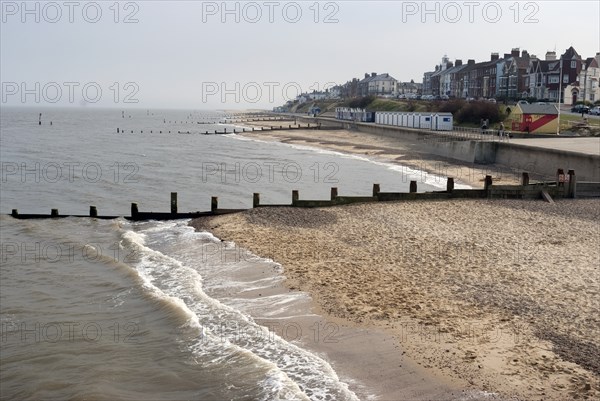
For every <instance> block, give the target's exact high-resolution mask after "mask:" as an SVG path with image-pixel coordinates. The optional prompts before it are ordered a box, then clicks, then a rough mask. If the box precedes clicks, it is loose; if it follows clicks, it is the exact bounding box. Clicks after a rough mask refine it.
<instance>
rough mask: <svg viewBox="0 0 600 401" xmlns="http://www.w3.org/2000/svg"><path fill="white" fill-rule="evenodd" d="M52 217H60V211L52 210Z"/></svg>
mask: <svg viewBox="0 0 600 401" xmlns="http://www.w3.org/2000/svg"><path fill="white" fill-rule="evenodd" d="M50 217H58V209H52V210H51V211H50Z"/></svg>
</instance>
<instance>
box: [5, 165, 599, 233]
mask: <svg viewBox="0 0 600 401" xmlns="http://www.w3.org/2000/svg"><path fill="white" fill-rule="evenodd" d="M577 197H600V182H579V183H578V182H577V180H576V176H575V171H574V170H569V171H568V173H567V174H565V173H564V170H563V169H558V170H557V172H556V180H555V181H547V182H536V183H531V182H530V181H529V173H527V172H524V173H522V176H521V182H520V184H519V185H494V184H493V180H492V176H491V175H486V176H485V180H484V187H483V189H455V188H454V178H452V177H448V178H447V182H446V190H444V191H433V192H417V181H411V182H410V185H409V192H383V191H381V186H380V185H379V184H373V191H372V193H371V195H370V196H343V195H339V193H338V188H336V187H334V188H331V193H330V198H329V199H327V200H320V199H317V200H307V199H300V191H298V190H293V191H292V199H291V203H288V204H262V203H261V201H260V193H254V194H253V196H252V207H253V208H259V207H300V208H316V207H331V206H340V205H348V204H352V203H365V202H390V201H418V200H440V201H442V200H449V199H544V200H545V201H547V202H550V203H554V198H577ZM246 210H248V209H221V208H219V198H218V197H216V196H213V197H212V198H211V207H210V211H205V212H199V211H198V212H188V213H180V212H179V210H178V204H177V192H171V211H170V212H142V211H140V210H139V206H138V204H137V203H132V204H131V215H130V216H115V215H112V216H109V215H105V216H102V215H100V214H98V209H97V207H96V206H95V205H92V206H90V211H89V214H88V215H73V214H60V213H59V211H58V209H51V211H50V214H21V213H19V211H18V209H13V210H12V213H11V214H10V215H11V216H12V217H14V218H17V219H47V218H64V217H91V218H97V219H115V218H119V217H123V218H125V219H127V220H134V221H140V220H176V219H190V218H196V217H203V216H214V215H222V214H229V213H239V212H243V211H246Z"/></svg>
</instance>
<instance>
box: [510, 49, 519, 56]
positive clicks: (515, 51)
mask: <svg viewBox="0 0 600 401" xmlns="http://www.w3.org/2000/svg"><path fill="white" fill-rule="evenodd" d="M520 53H521V52H520V51H519V48H518V47H515V48H514V49H512V50H511V51H510V55H511V56H513V57H519V54H520Z"/></svg>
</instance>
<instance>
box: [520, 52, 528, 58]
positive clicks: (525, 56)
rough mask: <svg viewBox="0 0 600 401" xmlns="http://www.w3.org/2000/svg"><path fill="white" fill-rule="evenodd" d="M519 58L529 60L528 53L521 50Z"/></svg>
mask: <svg viewBox="0 0 600 401" xmlns="http://www.w3.org/2000/svg"><path fill="white" fill-rule="evenodd" d="M521 57H523V58H529V53H528V52H527V50H523V51H522V52H521Z"/></svg>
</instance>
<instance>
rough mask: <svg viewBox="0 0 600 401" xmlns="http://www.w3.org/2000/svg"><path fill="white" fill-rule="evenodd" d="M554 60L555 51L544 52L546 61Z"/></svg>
mask: <svg viewBox="0 0 600 401" xmlns="http://www.w3.org/2000/svg"><path fill="white" fill-rule="evenodd" d="M554 60H556V52H546V61H554Z"/></svg>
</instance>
